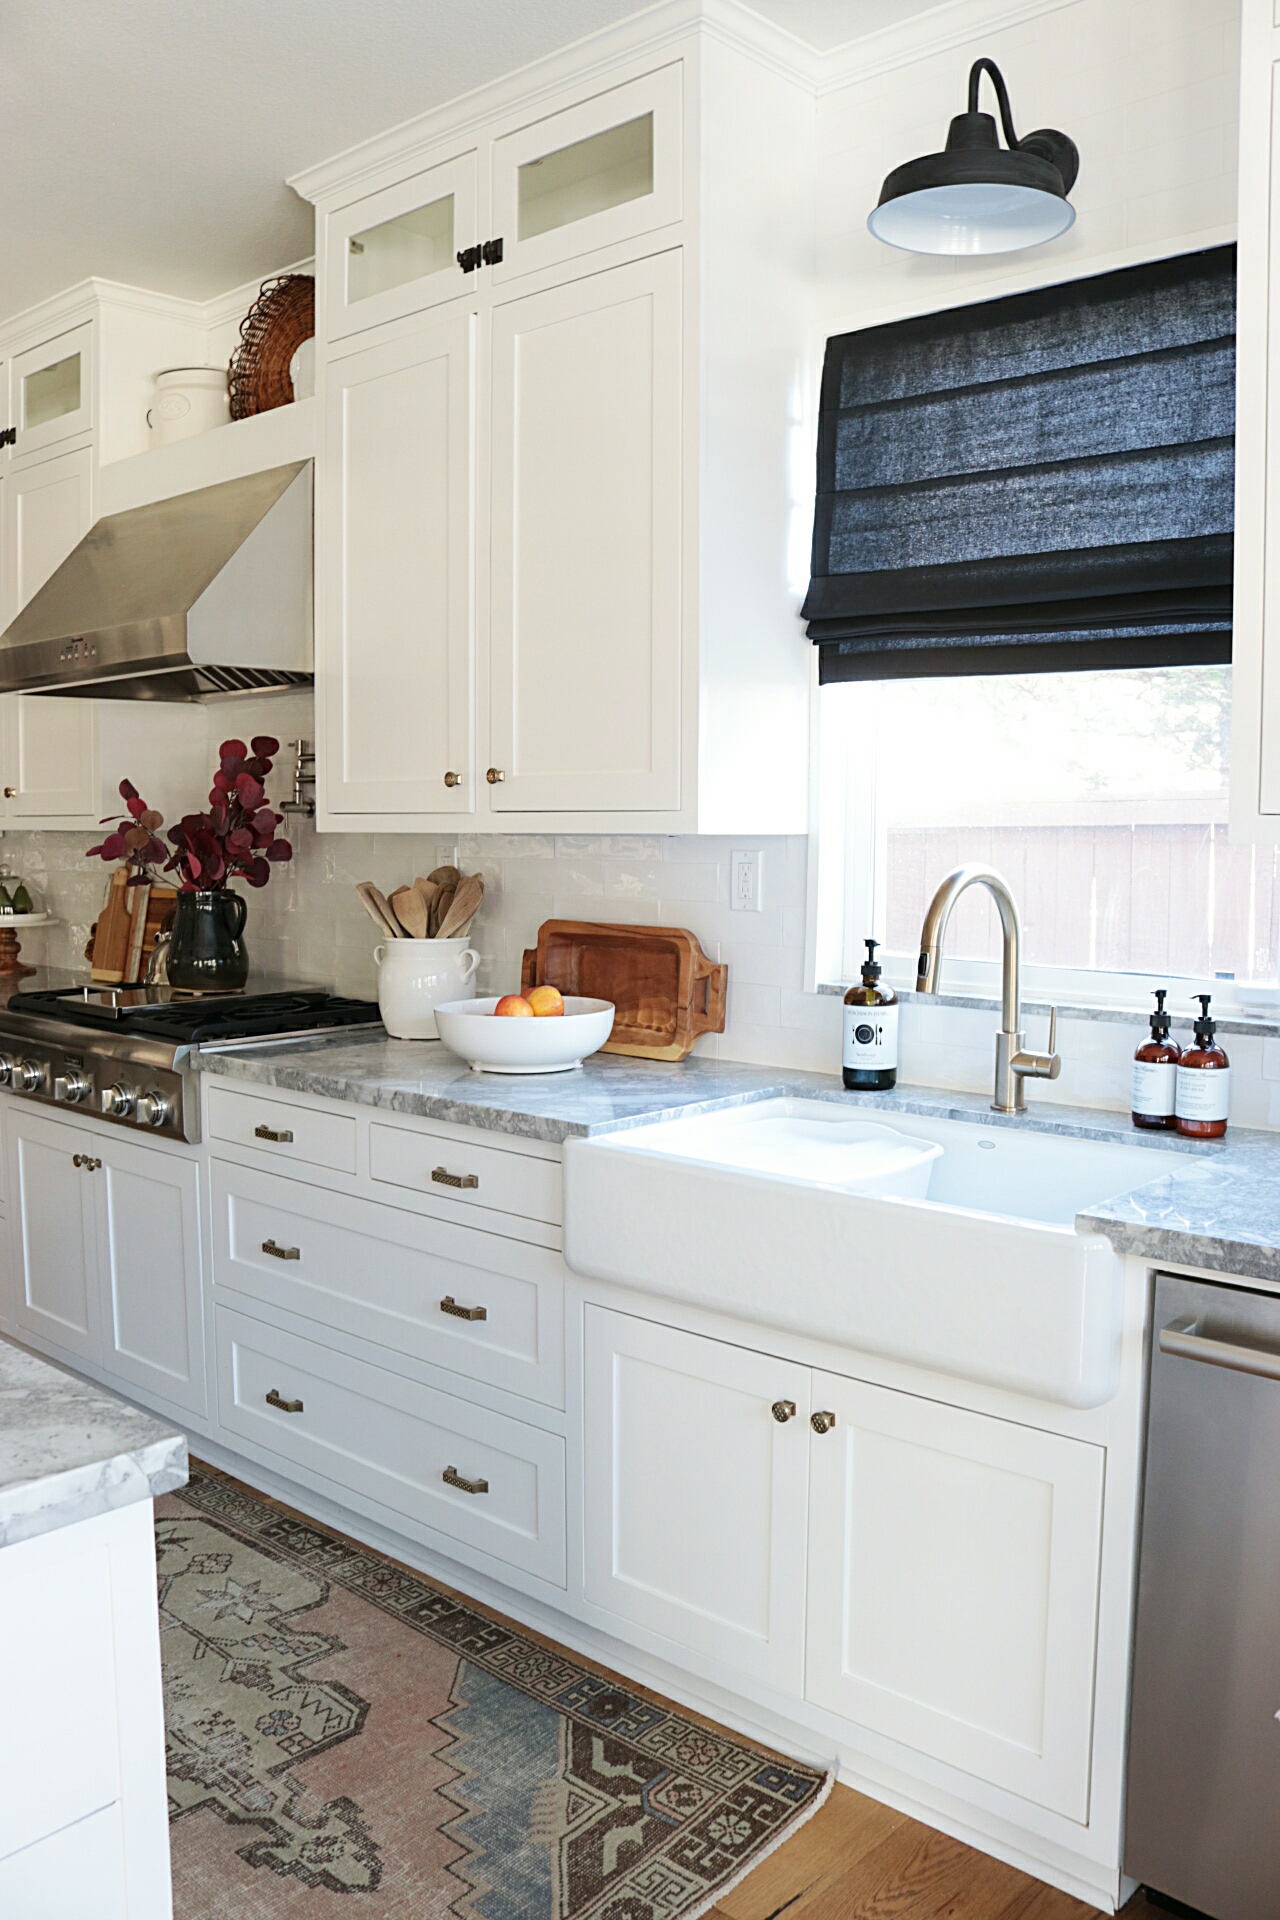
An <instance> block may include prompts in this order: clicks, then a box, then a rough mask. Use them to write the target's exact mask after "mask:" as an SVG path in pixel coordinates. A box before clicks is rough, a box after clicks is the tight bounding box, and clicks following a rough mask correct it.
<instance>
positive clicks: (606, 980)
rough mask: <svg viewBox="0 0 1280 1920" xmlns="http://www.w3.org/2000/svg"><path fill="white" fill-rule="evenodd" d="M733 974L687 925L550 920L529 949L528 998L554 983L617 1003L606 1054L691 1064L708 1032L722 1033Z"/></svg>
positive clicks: (524, 988) (524, 986)
mask: <svg viewBox="0 0 1280 1920" xmlns="http://www.w3.org/2000/svg"><path fill="white" fill-rule="evenodd" d="M728 981H729V969H728V967H727V966H725V965H723V964H722V963H720V962H718V961H715V960H708V958H707V956H706V954H705V953H704V952H703V951H702V948H701V946H700V945H699V942H698V937H697V935H696V934H693V933H690V932H689V931H688V929H687V928H686V927H635V926H613V925H609V924H606V923H603V922H599V921H592V920H544V921H543V923H542V925H541V926H540V927H539V929H538V944H537V946H536V947H529V948H527V949H526V951H525V956H524V965H523V967H522V968H521V973H520V988H521V992H523V993H527V992H528V990H529V988H530V987H537V986H542V985H544V984H547V983H549V984H550V985H551V986H553V987H559V989H560V991H561V993H575V994H586V995H587V996H588V997H589V998H592V999H598V1000H612V1002H613V1004H614V1006H615V1007H616V1008H617V1014H616V1017H615V1019H614V1023H613V1033H612V1035H611V1036H610V1038H609V1039H608V1040H607V1041H606V1042H605V1044H604V1046H603V1047H602V1048H601V1052H603V1053H628V1054H634V1055H635V1056H636V1057H637V1058H639V1059H642V1060H684V1059H687V1057H688V1056H689V1054H691V1053H692V1052H693V1049H694V1047H695V1046H696V1045H697V1043H698V1041H699V1040H700V1039H701V1037H702V1035H703V1034H704V1033H723V1032H724V1014H725V993H726V989H727V987H728Z"/></svg>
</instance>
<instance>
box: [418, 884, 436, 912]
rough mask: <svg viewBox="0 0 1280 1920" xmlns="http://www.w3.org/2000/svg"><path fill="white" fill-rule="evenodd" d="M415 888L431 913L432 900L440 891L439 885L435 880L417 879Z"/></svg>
mask: <svg viewBox="0 0 1280 1920" xmlns="http://www.w3.org/2000/svg"><path fill="white" fill-rule="evenodd" d="M413 890H414V892H415V893H416V894H417V896H418V898H419V900H421V902H422V904H423V906H424V908H425V909H426V911H427V913H428V915H429V914H430V912H431V902H432V901H433V900H434V899H435V897H436V895H437V894H438V893H439V891H440V888H439V886H438V885H437V884H436V882H435V881H434V880H415V881H414V883H413Z"/></svg>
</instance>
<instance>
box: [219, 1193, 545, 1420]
mask: <svg viewBox="0 0 1280 1920" xmlns="http://www.w3.org/2000/svg"><path fill="white" fill-rule="evenodd" d="M210 1188H211V1191H212V1195H213V1249H214V1251H213V1272H214V1286H215V1288H217V1289H226V1288H230V1289H232V1290H233V1291H234V1292H236V1293H238V1294H244V1295H247V1296H248V1297H249V1298H250V1299H253V1300H261V1301H264V1302H265V1303H267V1304H268V1305H270V1306H273V1307H281V1308H283V1309H284V1310H285V1311H286V1312H288V1313H296V1314H299V1315H300V1316H301V1317H302V1318H304V1319H306V1320H312V1321H318V1322H320V1323H321V1324H322V1325H323V1326H326V1327H331V1328H333V1329H334V1330H335V1331H336V1332H339V1333H350V1334H354V1335H355V1336H357V1337H358V1338H359V1339H362V1340H371V1341H373V1342H375V1343H376V1344H377V1345H379V1346H383V1347H391V1348H394V1349H395V1351H396V1352H398V1353H406V1354H411V1355H412V1356H413V1357H414V1358H415V1359H417V1360H426V1361H429V1362H430V1363H431V1364H432V1365H434V1366H440V1367H448V1368H450V1369H451V1370H452V1371H453V1372H455V1373H464V1374H467V1375H468V1376H469V1377H470V1378H471V1379H473V1380H484V1381H487V1382H488V1383H489V1385H490V1386H494V1387H502V1388H504V1389H506V1390H507V1391H509V1392H511V1393H519V1394H523V1395H524V1396H525V1397H526V1398H527V1399H530V1400H541V1401H543V1402H544V1403H545V1404H546V1405H547V1406H552V1407H559V1406H563V1405H564V1278H563V1275H564V1263H563V1261H562V1259H561V1257H560V1255H559V1254H558V1253H553V1252H551V1251H550V1250H549V1249H548V1248H546V1247H534V1246H529V1245H527V1244H526V1243H525V1242H524V1241H521V1240H509V1239H507V1238H506V1237H505V1236H504V1235H500V1234H495V1233H485V1232H484V1231H482V1230H481V1229H479V1228H476V1227H471V1226H465V1225H459V1226H455V1225H454V1223H453V1222H452V1221H448V1220H434V1219H424V1218H423V1216H422V1215H421V1214H416V1213H404V1212H401V1211H400V1210H399V1209H398V1208H396V1207H392V1206H380V1205H378V1204H377V1203H376V1202H374V1201H370V1200H356V1199H353V1198H351V1197H350V1196H349V1195H347V1194H341V1193H327V1192H325V1191H324V1190H323V1189H322V1188H318V1187H312V1186H309V1185H307V1184H305V1183H304V1182H302V1181H300V1180H290V1179H287V1178H285V1177H284V1176H283V1175H281V1174H272V1173H260V1172H259V1171H258V1170H257V1169H256V1168H254V1167H242V1166H240V1165H238V1164H237V1163H235V1162H231V1161H226V1160H214V1161H213V1162H212V1164H211V1167H210Z"/></svg>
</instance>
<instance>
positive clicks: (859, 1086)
mask: <svg viewBox="0 0 1280 1920" xmlns="http://www.w3.org/2000/svg"><path fill="white" fill-rule="evenodd" d="M879 945H880V942H879V941H878V940H868V941H867V943H866V946H867V957H866V959H865V960H864V961H863V963H862V985H861V986H860V987H850V989H849V991H848V993H846V995H845V997H844V1047H843V1050H842V1060H841V1064H842V1068H843V1073H844V1084H845V1085H846V1087H848V1088H849V1089H850V1091H851V1092H855V1093H857V1092H861V1093H884V1092H887V1090H888V1089H889V1088H890V1087H891V1086H893V1085H894V1084H895V1082H896V1081H897V1078H898V996H897V994H896V993H895V992H894V991H893V988H892V987H882V986H881V985H880V975H881V972H882V971H883V969H882V968H881V965H880V962H879V961H878V960H877V959H876V948H877V947H878V946H879Z"/></svg>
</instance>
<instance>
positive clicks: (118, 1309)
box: [86, 1134, 207, 1413]
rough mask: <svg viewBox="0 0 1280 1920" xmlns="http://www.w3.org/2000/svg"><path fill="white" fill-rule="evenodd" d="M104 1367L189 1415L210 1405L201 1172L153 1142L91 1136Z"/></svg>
mask: <svg viewBox="0 0 1280 1920" xmlns="http://www.w3.org/2000/svg"><path fill="white" fill-rule="evenodd" d="M86 1144H87V1145H89V1146H91V1147H92V1148H93V1157H94V1158H95V1159H97V1160H100V1161H101V1165H100V1166H97V1167H95V1168H94V1170H93V1172H92V1175H91V1177H90V1181H89V1186H90V1190H91V1193H92V1197H93V1201H94V1209H95V1231H96V1238H97V1275H98V1299H99V1313H100V1317H101V1324H102V1351H101V1356H100V1359H101V1364H102V1365H103V1366H104V1367H106V1368H107V1369H108V1371H109V1372H111V1373H114V1374H116V1375H117V1376H118V1377H119V1378H120V1379H121V1380H127V1381H130V1382H131V1383H132V1384H133V1385H134V1386H136V1387H141V1388H143V1389H144V1390H146V1391H148V1392H151V1393H155V1394H159V1395H161V1396H162V1397H163V1398H164V1399H166V1400H172V1401H174V1402H176V1404H177V1405H178V1406H180V1407H185V1408H187V1409H188V1410H189V1411H190V1412H192V1413H203V1412H204V1411H205V1406H206V1403H207V1394H206V1390H205V1372H204V1336H203V1327H202V1323H201V1287H200V1216H199V1175H198V1170H197V1168H196V1165H195V1162H194V1161H191V1160H187V1159H183V1158H181V1157H180V1156H179V1155H177V1154H172V1153H166V1152H164V1151H163V1150H162V1149H159V1148H158V1147H157V1146H156V1145H155V1144H154V1143H148V1144H147V1145H146V1146H135V1145H134V1143H133V1142H132V1141H131V1140H129V1139H128V1138H127V1136H126V1137H122V1138H120V1139H119V1140H117V1139H114V1138H112V1139H110V1140H107V1139H105V1138H103V1136H102V1135H99V1134H95V1136H94V1138H93V1140H91V1141H88V1142H87V1143H86Z"/></svg>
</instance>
